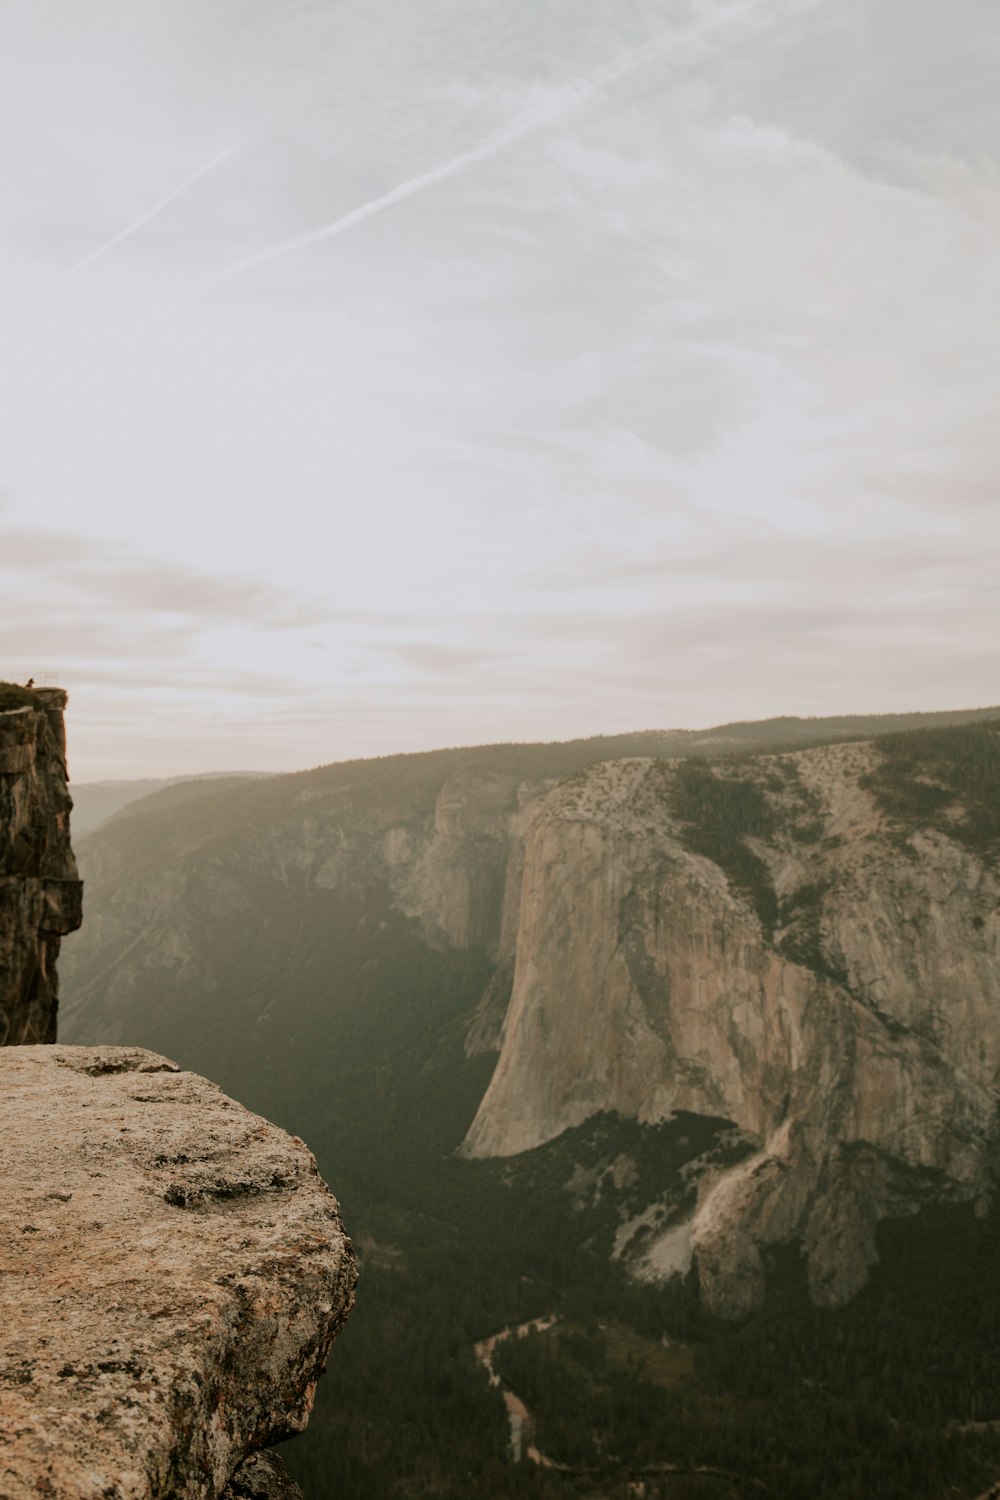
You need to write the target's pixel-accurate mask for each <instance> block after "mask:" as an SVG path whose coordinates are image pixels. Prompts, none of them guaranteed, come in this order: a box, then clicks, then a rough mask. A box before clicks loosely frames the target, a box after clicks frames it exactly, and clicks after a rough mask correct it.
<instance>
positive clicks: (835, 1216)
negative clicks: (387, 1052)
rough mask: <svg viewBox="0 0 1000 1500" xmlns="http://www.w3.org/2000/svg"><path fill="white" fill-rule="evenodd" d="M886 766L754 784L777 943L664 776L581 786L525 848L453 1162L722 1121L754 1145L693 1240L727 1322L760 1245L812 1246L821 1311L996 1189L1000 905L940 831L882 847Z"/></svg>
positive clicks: (762, 1253)
mask: <svg viewBox="0 0 1000 1500" xmlns="http://www.w3.org/2000/svg"><path fill="white" fill-rule="evenodd" d="M874 755H875V751H874V750H873V749H872V747H870V746H864V745H850V746H837V747H831V748H826V749H818V750H812V751H806V752H800V753H798V754H796V755H794V756H789V757H783V758H782V760H783V762H784V763H785V764H786V765H787V767H788V777H787V780H786V781H783V778H782V776H781V775H777V776H776V775H775V773H774V770H773V763H772V768H770V769H769V763H768V761H767V760H766V759H763V758H762V759H761V760H760V762H759V763H758V765H759V767H760V773H759V774H760V780H761V785H762V786H765V785H766V786H767V791H766V796H767V799H768V802H769V804H770V809H771V813H772V815H773V824H774V828H773V831H772V832H771V833H769V835H768V837H767V838H766V839H765V838H760V839H752V840H749V841H748V842H749V843H750V844H751V846H752V848H753V850H754V853H755V855H756V856H757V858H758V859H759V860H760V868H761V869H762V870H766V873H767V877H768V879H769V881H770V883H771V885H772V887H773V892H774V896H775V898H776V902H777V911H778V913H779V917H778V923H777V926H776V927H774V929H773V930H770V931H769V930H768V929H767V924H765V923H764V922H763V921H762V919H761V916H760V915H759V913H758V911H757V910H756V909H755V906H754V903H753V902H752V901H751V900H750V899H749V898H748V896H747V895H746V894H745V893H741V891H740V890H739V888H738V885H737V884H734V883H733V882H732V881H730V880H729V879H727V876H726V874H725V873H724V871H723V870H722V869H721V868H720V867H719V865H718V864H716V863H715V862H714V861H713V860H711V859H708V858H706V857H704V856H702V855H699V854H696V853H691V852H690V849H689V848H688V847H685V842H684V841H683V840H682V836H681V835H682V830H681V828H680V827H679V825H678V823H677V822H676V821H675V818H674V817H673V816H672V814H671V810H670V809H671V806H672V799H671V785H672V778H673V777H674V776H675V775H676V774H677V773H676V771H675V770H674V769H672V768H670V767H668V766H666V765H664V764H663V763H655V762H652V761H642V760H635V761H623V762H616V763H613V764H608V765H604V766H597V767H594V768H592V769H590V770H588V771H586V772H584V773H582V774H581V775H580V776H579V777H577V778H575V779H574V780H572V781H570V782H568V783H566V784H564V785H563V786H561V787H559V788H558V789H557V790H555V791H553V792H551V793H550V794H549V795H548V796H547V797H546V798H545V799H543V800H542V801H541V802H540V803H539V804H538V806H537V808H536V811H535V815H534V817H533V819H532V821H531V826H530V829H529V831H528V834H527V838H526V847H525V855H524V872H523V881H522V886H521V900H520V913H519V921H518V925H517V945H516V966H515V971H514V979H513V993H512V996H511V1001H510V1006H509V1010H508V1013H507V1016H506V1020H505V1022H504V1026H503V1045H502V1049H501V1051H500V1056H499V1061H498V1064H497V1068H496V1072H495V1074H494V1076H493V1080H492V1082H491V1084H490V1086H489V1089H488V1090H487V1093H486V1095H485V1097H484V1099H483V1101H482V1103H481V1105H480V1108H479V1111H478V1113H477V1115H476V1118H475V1120H474V1122H473V1124H472V1127H471V1129H470V1131H469V1134H468V1137H467V1140H466V1142H465V1147H464V1149H465V1151H466V1152H467V1153H468V1154H470V1155H475V1156H505V1155H512V1154H514V1153H518V1152H523V1151H526V1150H528V1149H530V1148H532V1147H534V1146H537V1145H539V1144H541V1143H542V1142H545V1141H547V1140H551V1139H552V1138H553V1137H555V1136H556V1135H558V1134H559V1133H560V1132H561V1131H563V1130H565V1129H566V1128H567V1127H570V1126H573V1125H577V1124H579V1123H581V1122H582V1121H583V1120H585V1119H587V1118H588V1117H589V1116H591V1115H593V1114H595V1113H596V1112H597V1111H600V1110H615V1111H617V1112H618V1113H619V1114H622V1115H625V1116H628V1117H632V1118H636V1119H638V1120H640V1121H643V1122H648V1123H653V1122H658V1121H662V1120H665V1119H668V1118H669V1117H670V1116H671V1115H672V1114H673V1112H675V1111H691V1112H693V1113H696V1114H702V1115H711V1116H716V1117H722V1118H724V1119H727V1120H731V1121H732V1122H733V1123H734V1124H735V1125H736V1126H738V1127H739V1129H740V1130H741V1131H742V1132H743V1134H744V1136H745V1137H748V1138H749V1139H750V1141H751V1142H754V1143H756V1146H757V1150H756V1151H755V1152H754V1153H752V1154H750V1155H749V1156H747V1157H746V1158H745V1159H744V1160H743V1161H741V1162H740V1163H739V1164H738V1165H735V1166H732V1167H731V1168H729V1169H728V1170H722V1171H720V1170H717V1169H716V1170H713V1171H711V1172H710V1173H709V1174H708V1175H706V1176H705V1177H704V1179H703V1180H702V1181H701V1183H700V1185H699V1194H698V1203H697V1207H696V1209H695V1212H694V1216H693V1219H692V1220H691V1222H690V1223H689V1225H688V1234H689V1243H690V1247H691V1252H692V1253H693V1256H694V1258H695V1261H696V1264H697V1267H698V1272H699V1277H700V1281H701V1286H702V1289H703V1293H704V1295H705V1297H706V1299H707V1301H708V1304H709V1306H710V1307H712V1308H713V1309H714V1310H715V1311H717V1312H719V1313H722V1314H726V1315H739V1314H741V1313H744V1312H746V1311H748V1310H749V1309H750V1308H752V1307H753V1306H754V1305H756V1304H757V1303H758V1302H759V1300H760V1298H761V1296H762V1294H763V1289H764V1279H765V1262H766V1256H767V1249H768V1247H769V1246H773V1245H775V1244H778V1243H782V1242H786V1241H790V1240H793V1239H796V1240H799V1241H800V1242H801V1244H802V1246H803V1249H804V1251H805V1254H806V1255H807V1257H808V1265H809V1279H810V1286H811V1289H812V1293H813V1296H814V1298H815V1299H816V1300H817V1301H819V1302H823V1303H836V1302H841V1301H843V1300H845V1299H846V1298H848V1297H849V1296H851V1295H852V1294H853V1293H854V1292H855V1291H857V1290H858V1288H859V1287H860V1286H861V1285H862V1284H863V1282H864V1280H865V1278H866V1275H867V1271H868V1269H869V1267H870V1265H871V1264H872V1262H873V1259H874V1257H875V1247H874V1229H875V1226H876V1224H877V1223H878V1221H879V1219H880V1218H882V1217H884V1216H885V1215H887V1214H890V1213H906V1212H910V1211H912V1210H913V1209H915V1208H916V1207H918V1206H920V1205H921V1204H922V1203H924V1202H928V1201H935V1200H937V1201H941V1200H948V1199H964V1200H969V1199H974V1200H977V1201H980V1202H984V1203H985V1201H986V1199H987V1195H988V1193H989V1191H990V1187H991V1177H992V1172H991V1161H992V1154H993V1146H994V1140H995V1120H996V1107H997V1094H996V1085H997V1079H998V1072H1000V965H998V963H997V956H998V953H997V950H998V938H1000V885H998V882H997V877H996V874H995V872H994V870H992V869H991V868H990V867H988V866H987V865H986V864H984V862H983V860H982V859H980V858H979V857H977V855H976V854H975V853H973V852H971V851H970V850H969V849H968V848H965V847H963V846H962V845H961V844H960V843H959V842H957V841H956V840H954V839H952V838H950V837H948V836H947V835H946V834H943V833H941V832H935V831H931V830H929V829H928V830H925V831H923V832H917V833H916V834H915V835H914V836H913V837H912V838H911V840H910V841H909V843H905V842H903V841H901V840H900V839H899V838H898V837H895V836H894V835H893V831H892V830H891V829H890V828H889V827H888V826H887V825H886V822H885V820H884V819H883V818H882V816H881V815H880V814H879V811H878V809H877V806H876V804H875V802H874V800H873V798H872V796H871V795H870V793H869V792H868V791H867V790H866V789H865V786H864V785H863V782H864V779H865V776H866V773H867V772H868V771H869V770H870V769H871V765H872V760H873V756H874ZM739 774H740V775H742V776H752V775H753V774H754V773H753V772H751V771H748V770H747V769H746V768H745V767H744V768H743V769H742V770H741V771H740V773H739ZM765 778H769V780H765ZM804 806H808V826H806V825H805V824H804V822H803V817H804V815H803V807H804ZM807 922H808V924H809V927H808V933H809V943H808V947H809V952H808V954H804V952H803V941H804V938H803V933H804V931H805V928H804V925H803V924H805V923H807ZM782 923H784V924H785V925H784V926H783V925H782ZM804 957H805V958H806V959H807V961H802V960H803V958H804ZM668 1233H670V1234H671V1235H673V1236H674V1238H675V1239H676V1235H677V1229H676V1226H672V1227H671V1228H670V1230H669V1231H668ZM655 1251H656V1247H655V1244H654V1245H652V1246H648V1247H647V1263H648V1264H650V1265H654V1264H655V1262H656V1253H655Z"/></svg>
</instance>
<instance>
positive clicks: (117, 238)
mask: <svg viewBox="0 0 1000 1500" xmlns="http://www.w3.org/2000/svg"><path fill="white" fill-rule="evenodd" d="M250 139H251V137H250V136H244V138H243V140H241V141H237V142H236V143H235V144H234V145H232V146H227V147H226V149H225V150H224V151H220V152H219V153H218V155H217V156H213V157H212V158H211V160H210V161H207V162H205V163H204V165H203V166H200V167H199V168H198V170H197V171H196V172H192V173H191V175H190V177H185V179H184V181H183V182H179V183H178V184H177V186H176V187H175V188H171V190H170V192H169V193H167V195H166V197H164V198H161V199H160V200H159V202H157V203H154V204H153V206H152V208H147V209H146V212H145V213H142V214H140V215H139V217H138V218H137V219H133V220H132V222H131V224H126V226H125V228H124V229H122V230H120V231H119V232H118V234H116V235H114V236H112V238H111V239H110V240H105V242H104V244H103V245H98V247H97V249H96V250H92V251H91V252H90V254H89V255H87V256H85V257H84V259H83V260H81V261H77V263H76V265H75V266H71V267H70V272H69V274H70V275H71V276H73V275H75V274H76V273H77V271H82V270H84V268H85V267H86V266H90V265H93V263H94V261H95V260H100V258H101V256H102V255H107V253H108V251H109V250H113V249H114V248H115V246H116V245H120V244H121V243H122V241H123V240H127V239H129V238H130V236H131V235H133V234H135V233H137V231H138V230H140V229H142V228H143V227H144V226H145V225H146V224H148V223H149V222H150V220H151V219H155V218H156V217H157V216H158V215H159V214H162V213H163V211H164V210H165V209H167V208H169V207H170V205H171V203H175V202H176V201H177V199H178V198H181V197H183V195H184V194H185V193H186V192H187V191H188V189H189V188H191V187H193V186H194V184H195V183H196V182H197V181H198V180H199V178H202V177H207V176H208V174H209V172H214V171H215V169H216V167H220V166H221V165H222V163H223V162H224V161H228V160H229V158H230V157H231V156H234V155H235V154H236V152H237V151H241V150H242V149H243V147H244V146H245V145H246V144H247V142H248V141H249V140H250Z"/></svg>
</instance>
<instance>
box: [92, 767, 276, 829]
mask: <svg viewBox="0 0 1000 1500" xmlns="http://www.w3.org/2000/svg"><path fill="white" fill-rule="evenodd" d="M267 774H268V773H267V772H266V771H204V772H200V773H198V774H195V775H193V776H167V777H164V778H162V779H159V780H157V779H155V778H144V779H143V778H140V779H138V780H135V781H77V782H74V783H73V818H72V823H73V837H74V839H76V840H80V839H82V838H85V837H86V836H87V834H88V833H93V831H94V829H95V828H100V826H101V824H102V823H106V822H107V820H108V819H109V818H113V817H114V815H115V813H117V812H121V810H122V808H123V807H128V805H129V803H130V802H138V801H139V800H140V799H141V798H142V797H149V796H151V795H152V794H153V793H154V792H160V791H162V790H163V788H164V787H166V786H176V784H177V783H178V782H179V781H214V780H225V779H226V778H227V777H230V776H266V775H267Z"/></svg>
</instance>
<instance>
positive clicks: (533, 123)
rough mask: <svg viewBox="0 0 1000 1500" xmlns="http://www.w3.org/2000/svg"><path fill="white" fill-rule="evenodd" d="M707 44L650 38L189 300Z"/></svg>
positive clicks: (342, 229)
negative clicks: (668, 56)
mask: <svg viewBox="0 0 1000 1500" xmlns="http://www.w3.org/2000/svg"><path fill="white" fill-rule="evenodd" d="M748 9H752V5H751V6H747V5H746V4H741V5H737V6H735V7H733V8H732V9H731V10H730V11H729V12H727V13H726V15H725V16H724V18H723V23H724V21H728V20H732V19H734V18H740V17H743V16H745V15H746V14H747V11H748ZM718 25H719V23H716V25H714V26H712V27H711V28H706V29H711V30H716V29H717V27H718ZM704 38H705V29H702V28H697V29H693V30H691V31H688V32H685V33H681V34H680V35H678V34H677V32H663V33H660V34H658V35H657V36H655V37H652V38H651V39H650V40H649V41H648V42H643V44H642V45H641V46H639V47H633V48H632V49H631V50H630V51H628V52H623V53H622V54H621V56H619V57H616V58H614V59H613V60H612V61H611V62H608V63H604V64H603V65H602V66H601V67H599V68H595V69H594V70H593V71H592V72H590V73H586V74H584V76H583V77H581V78H576V79H574V80H573V81H572V82H571V83H569V84H566V85H564V87H563V88H561V89H559V90H558V91H557V93H556V94H554V95H553V96H552V98H550V99H549V100H548V101H547V102H546V103H544V104H542V105H539V106H537V107H536V108H535V109H532V110H528V111H527V112H526V113H525V114H523V115H520V116H519V117H518V118H517V119H516V120H512V121H511V122H510V123H509V124H507V125H503V126H501V127H500V128H499V129H498V130H495V131H493V132H492V133H491V134H490V135H488V136H486V137H485V139H484V140H482V141H481V142H480V143H479V145H478V146H474V147H472V148H471V149H470V150H468V151H463V152H462V153H461V154H460V155H459V156H453V157H452V158H451V159H450V160H449V161H446V162H442V163H441V165H440V166H437V167H432V168H430V170H429V171H427V172H422V173H421V174H420V175H419V176H418V177H411V178H410V179H409V181H407V182H401V183H400V184H399V185H398V186H397V187H394V188H391V189H390V190H389V192H387V193H383V194H382V195H381V197H378V198H373V199H372V200H371V201H370V202H369V203H364V204H362V205H361V207H360V208H354V209H352V210H351V211H350V213H346V214H343V215H342V216H341V217H340V218H339V219H334V220H333V222H332V223H331V224H324V225H323V226H322V228H320V229H311V230H308V231H307V232H306V233H304V234H297V235H294V236H293V237H292V238H291V239H287V240H280V241H278V242H277V243H276V244H273V245H266V246H265V247H264V249H263V250H257V251H256V252H255V253H254V254H252V255H247V256H244V258H243V259H242V260H238V261H235V262H234V264H233V265H231V266H227V267H226V268H225V269H224V270H222V271H219V272H217V273H216V274H215V275H214V276H209V277H206V279H205V280H204V281H202V282H199V283H198V285H197V286H195V287H194V289H193V290H192V292H191V293H190V294H189V298H190V300H195V299H197V298H198V297H200V296H201V295H202V294H203V293H205V292H208V291H211V290H212V289H213V288H215V287H218V286H221V285H222V284H223V283H224V282H226V281H231V280H232V279H233V278H234V277H236V276H242V275H243V274H244V273H245V272H247V271H253V270H255V269H256V268H257V267H258V266H266V265H269V264H270V263H271V262H272V261H275V260H281V259H282V258H283V257H284V256H286V255H294V254H295V253H296V252H297V251H299V250H307V249H308V248H309V247H310V246H311V245H320V244H323V243H325V242H326V241H327V240H334V239H338V238H339V237H340V235H342V234H347V232H348V231H349V230H351V229H355V228H356V227H357V226H358V225H359V224H363V223H364V222H365V220H366V219H372V218H374V217H375V215H376V214H381V213H384V212H385V210H386V209H387V208H392V207H393V206H394V205H395V204H397V203H403V202H405V200H406V199H407V198H413V197H415V196H416V195H417V194H418V193H423V192H426V190H427V189H428V188H430V187H434V186H436V184H437V183H439V182H447V181H448V180H449V179H450V178H452V177H458V176H460V175H461V174H462V173H463V172H467V171H468V170H469V168H470V167H475V166H478V165H479V164H480V163H482V162H487V161H491V160H492V159H493V158H494V157H496V156H500V155H501V154H502V153H503V152H504V151H507V150H508V149H509V148H510V147H511V146H513V145H515V144H516V143H517V142H518V141H520V140H523V139H524V137H525V136H527V135H530V134H531V133H532V132H534V131H536V130H539V129H541V128H542V127H544V126H545V125H550V124H553V123H554V122H555V121H556V120H559V119H562V118H563V117H564V116H565V115H566V114H568V113H569V112H570V111H571V110H572V109H573V108H574V107H575V106H577V105H579V104H582V103H584V102H585V101H586V100H587V99H589V98H591V97H592V95H593V94H595V93H596V92H598V91H599V90H600V89H603V88H606V87H608V85H610V84H612V83H616V82H617V81H618V80H619V79H620V78H624V77H626V76H627V75H628V74H630V73H634V72H635V71H636V70H637V69H639V68H642V67H644V66H645V65H646V64H647V63H651V62H654V61H656V60H657V59H658V58H660V57H662V56H663V55H664V54H665V53H667V52H670V51H674V50H680V49H681V48H682V47H683V46H684V44H685V43H687V44H690V43H691V42H692V41H694V42H696V43H697V42H701V41H703V40H704ZM184 300H185V301H187V300H189V299H188V298H185V299H184Z"/></svg>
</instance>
